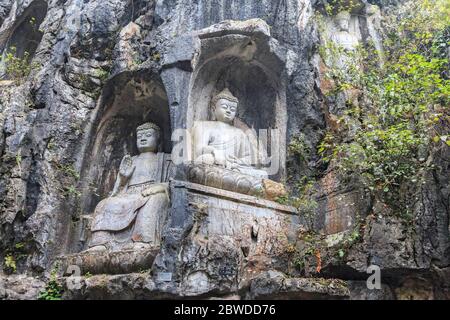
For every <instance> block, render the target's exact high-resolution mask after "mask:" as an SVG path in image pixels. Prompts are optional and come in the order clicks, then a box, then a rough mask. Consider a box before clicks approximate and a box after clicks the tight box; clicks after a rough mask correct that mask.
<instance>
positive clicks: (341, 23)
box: [332, 11, 359, 51]
mask: <svg viewBox="0 0 450 320" xmlns="http://www.w3.org/2000/svg"><path fill="white" fill-rule="evenodd" d="M350 19H351V14H350V12H348V11H341V12H339V13H338V14H337V15H336V17H335V18H334V21H335V24H336V27H337V32H336V33H334V34H333V36H332V38H333V41H334V42H335V43H336V44H338V45H340V46H342V47H343V48H344V49H345V50H348V51H353V50H355V49H356V47H357V46H358V44H359V41H358V38H357V37H356V36H355V35H354V34H353V33H351V32H350Z"/></svg>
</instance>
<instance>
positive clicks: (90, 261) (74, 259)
mask: <svg viewBox="0 0 450 320" xmlns="http://www.w3.org/2000/svg"><path fill="white" fill-rule="evenodd" d="M158 252H159V249H133V250H122V251H113V252H109V251H87V252H80V253H76V254H70V255H65V256H61V257H58V258H57V260H56V262H57V263H59V267H60V268H61V269H62V270H63V272H66V271H67V268H68V267H69V266H78V267H79V268H80V269H81V274H86V273H88V272H89V273H91V274H102V273H107V274H121V273H131V272H139V271H142V270H146V269H149V268H150V267H151V266H152V263H153V260H154V259H155V257H156V255H157V254H158Z"/></svg>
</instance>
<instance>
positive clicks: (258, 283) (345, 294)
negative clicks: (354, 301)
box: [247, 271, 350, 300]
mask: <svg viewBox="0 0 450 320" xmlns="http://www.w3.org/2000/svg"><path fill="white" fill-rule="evenodd" d="M349 296H350V292H349V289H348V287H347V283H346V282H344V281H341V280H335V279H320V278H289V277H286V276H285V275H284V274H282V273H281V272H278V271H268V272H266V273H262V274H261V275H259V276H258V277H256V278H255V279H252V280H251V281H250V290H249V293H248V296H247V297H248V298H250V299H293V300H312V299H315V300H320V299H336V300H340V299H348V298H349Z"/></svg>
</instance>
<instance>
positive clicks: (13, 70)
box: [0, 47, 38, 81]
mask: <svg viewBox="0 0 450 320" xmlns="http://www.w3.org/2000/svg"><path fill="white" fill-rule="evenodd" d="M16 53H17V50H16V48H15V47H11V48H9V50H8V52H7V53H6V54H5V55H4V56H3V57H1V58H0V59H1V61H0V62H1V63H2V64H4V66H5V73H6V76H7V77H8V78H9V79H11V80H15V81H21V80H23V79H24V78H26V77H27V76H28V75H29V74H30V73H31V71H32V70H34V69H36V68H37V67H38V65H37V64H36V63H30V54H29V53H28V52H25V53H24V55H23V57H17V54H16Z"/></svg>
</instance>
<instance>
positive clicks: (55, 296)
mask: <svg viewBox="0 0 450 320" xmlns="http://www.w3.org/2000/svg"><path fill="white" fill-rule="evenodd" d="M62 294H63V288H62V286H61V284H60V283H59V281H58V276H57V273H56V271H52V273H51V275H50V280H49V281H48V282H47V285H46V286H45V289H44V290H43V291H41V292H40V293H39V296H38V299H39V300H62Z"/></svg>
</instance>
